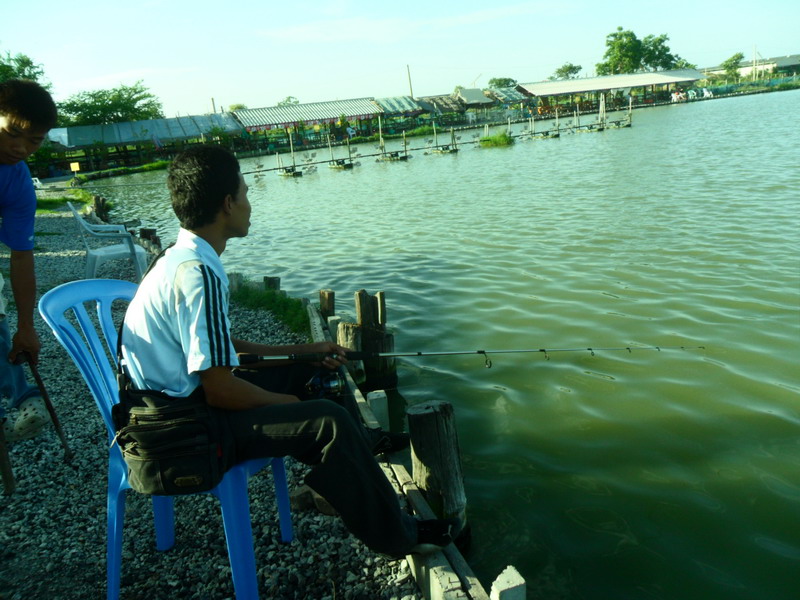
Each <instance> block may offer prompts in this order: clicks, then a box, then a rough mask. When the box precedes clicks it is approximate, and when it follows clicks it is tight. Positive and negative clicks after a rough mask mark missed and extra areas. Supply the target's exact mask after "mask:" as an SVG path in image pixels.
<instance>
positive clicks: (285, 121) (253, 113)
mask: <svg viewBox="0 0 800 600" xmlns="http://www.w3.org/2000/svg"><path fill="white" fill-rule="evenodd" d="M383 112H384V111H383V109H382V108H381V107H380V106H378V105H377V104H376V103H375V102H373V100H372V99H371V98H356V99H354V100H332V101H330V102H309V103H306V104H287V105H285V106H270V107H267V108H245V109H242V110H236V111H234V112H233V114H234V116H235V117H236V119H237V120H238V121H239V122H240V123H241V124H242V126H243V127H244V128H245V129H246V130H247V131H262V130H265V129H283V128H286V127H294V126H295V125H299V124H300V123H304V124H306V125H317V124H320V123H335V122H337V121H338V120H339V118H340V117H341V116H342V115H344V116H345V118H346V119H347V120H348V121H351V120H364V119H372V118H373V117H375V116H377V115H379V114H383Z"/></svg>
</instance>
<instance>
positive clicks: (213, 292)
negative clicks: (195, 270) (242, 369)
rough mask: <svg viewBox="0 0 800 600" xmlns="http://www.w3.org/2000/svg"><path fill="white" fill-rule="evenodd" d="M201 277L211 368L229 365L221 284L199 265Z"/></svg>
mask: <svg viewBox="0 0 800 600" xmlns="http://www.w3.org/2000/svg"><path fill="white" fill-rule="evenodd" d="M200 272H201V274H202V276H203V291H204V292H205V299H206V328H207V329H208V339H209V349H210V351H211V365H212V366H215V367H216V366H229V365H230V358H231V357H230V340H229V337H230V336H229V333H228V327H227V322H226V319H225V314H224V306H225V304H224V302H223V298H222V284H221V281H220V279H219V277H217V276H216V275H215V274H214V273H213V271H211V269H209V268H208V267H207V266H206V265H200Z"/></svg>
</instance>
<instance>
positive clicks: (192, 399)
mask: <svg viewBox="0 0 800 600" xmlns="http://www.w3.org/2000/svg"><path fill="white" fill-rule="evenodd" d="M202 392H203V389H202V387H199V388H198V389H197V390H195V392H194V393H192V394H191V395H190V396H188V397H187V398H173V397H170V396H167V395H166V394H162V393H160V392H154V391H148V390H134V389H132V388H131V387H130V385H121V386H120V402H119V404H116V405H114V406H113V408H112V417H113V419H114V427H115V429H116V432H117V433H116V437H115V439H114V443H116V444H117V445H118V446H119V449H120V450H121V451H122V458H123V459H124V460H125V464H126V465H127V467H128V482H129V483H130V486H131V488H133V489H134V490H136V491H137V492H141V493H144V494H153V495H162V496H163V495H168V496H173V495H179V494H195V493H198V492H206V491H208V490H210V489H212V488H214V487H215V486H216V485H217V484H218V483H219V482H220V481H221V480H222V476H223V475H224V474H225V471H224V467H223V460H222V455H223V452H222V445H221V443H220V435H219V424H218V423H217V421H216V419H214V418H213V415H212V414H211V412H210V410H209V407H208V404H206V402H205V397H204V394H203V393H202Z"/></svg>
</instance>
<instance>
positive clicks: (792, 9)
mask: <svg viewBox="0 0 800 600" xmlns="http://www.w3.org/2000/svg"><path fill="white" fill-rule="evenodd" d="M1 14H2V17H0V18H1V19H2V21H0V50H1V51H3V52H5V51H10V52H11V53H12V54H15V53H17V52H22V53H23V54H27V55H28V56H30V57H31V58H32V59H34V61H36V62H38V63H40V64H42V65H43V66H44V69H45V74H46V77H47V79H48V80H49V81H50V82H51V83H52V85H53V93H54V96H55V98H56V100H64V99H66V98H67V97H69V96H70V95H72V94H75V93H78V92H81V91H85V90H94V89H107V88H112V87H116V86H118V85H120V84H126V85H131V84H133V83H135V82H136V81H138V80H142V81H143V82H144V84H145V85H146V86H147V87H148V88H149V89H150V91H151V92H153V93H154V94H155V95H156V96H158V98H159V99H160V100H161V101H162V103H163V106H164V112H165V114H166V115H167V116H170V117H172V116H175V115H176V114H181V115H186V114H203V113H207V112H210V111H211V110H212V98H213V99H214V103H215V106H216V108H217V110H219V109H220V107H223V106H224V107H227V106H229V105H230V104H233V103H243V104H246V105H247V106H248V107H250V108H257V107H262V106H273V105H275V104H276V103H277V102H279V101H280V100H282V99H284V98H285V97H287V96H295V97H297V98H298V99H299V100H300V101H301V102H316V101H323V100H335V99H347V98H362V97H370V96H372V97H383V96H397V95H406V94H409V81H408V70H410V73H411V84H412V86H413V92H414V95H416V96H424V95H432V94H443V93H449V92H451V91H453V89H454V88H455V87H456V86H457V85H462V86H465V87H472V86H473V85H474V86H475V87H485V86H486V85H487V82H488V81H489V79H490V78H492V77H512V78H514V79H517V80H519V81H520V82H533V81H540V80H543V79H547V77H549V76H550V75H552V74H553V72H554V71H555V70H556V69H557V68H558V67H560V66H561V65H563V64H564V63H566V62H571V63H573V64H577V65H581V66H582V67H583V71H582V72H581V73H580V76H590V75H592V74H593V71H594V65H595V63H597V62H600V61H601V60H602V57H603V53H604V52H605V38H606V35H608V34H609V33H611V32H613V31H615V30H616V28H617V27H618V26H622V27H623V28H624V29H630V30H633V31H634V33H636V35H637V36H638V37H639V38H643V37H645V36H646V35H649V34H655V35H659V34H662V33H665V34H667V35H668V36H669V42H668V44H669V46H670V48H671V49H672V51H673V52H674V53H677V54H679V55H680V56H682V57H683V58H685V59H687V60H688V61H689V62H692V63H695V64H697V65H698V66H700V67H704V66H714V65H717V64H719V63H720V62H722V61H723V60H725V59H727V58H729V57H730V56H731V55H733V54H734V53H736V52H743V53H744V54H745V55H746V56H747V57H748V58H750V57H752V55H753V52H754V48H755V50H756V51H757V52H758V54H759V55H761V56H762V57H764V58H768V57H773V56H781V55H787V54H797V53H800V35H799V34H798V29H797V24H798V23H800V2H797V1H796V0H791V1H790V0H764V1H762V2H752V1H748V2H744V1H739V0H729V1H728V2H725V3H723V2H707V1H703V0H695V1H692V2H689V1H684V0H668V1H666V2H659V3H652V2H643V1H642V0H636V1H628V0H624V1H614V0H611V1H609V2H597V1H596V0H594V1H585V0H576V1H570V0H559V1H557V2H553V1H552V0H550V1H548V2H523V1H515V0H510V1H507V0H490V1H489V2H487V1H485V0H484V1H481V2H475V1H472V0H462V1H459V2H455V1H451V0H428V1H425V2H423V1H419V0H405V1H404V2H392V3H383V2H380V1H375V0H373V1H372V2H364V1H363V0H310V1H297V2H291V1H281V2H275V1H273V0H260V1H259V0H238V1H237V2H232V3H225V2H220V1H219V0H217V1H214V2H209V1H206V0H195V1H193V2H189V1H184V0H171V1H170V0H142V1H141V2H139V3H138V4H131V3H127V2H109V1H108V0H103V1H102V2H101V1H99V0H83V1H82V0H75V1H74V2H63V1H55V0H26V1H24V2H23V1H17V2H14V3H13V4H10V2H9V3H7V5H6V7H5V8H4V9H3V11H2V13H1ZM407 65H408V70H407Z"/></svg>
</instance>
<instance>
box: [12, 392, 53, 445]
mask: <svg viewBox="0 0 800 600" xmlns="http://www.w3.org/2000/svg"><path fill="white" fill-rule="evenodd" d="M49 421H50V415H48V414H47V408H46V407H45V405H44V400H42V399H41V398H40V397H39V396H33V397H31V398H28V399H27V400H25V401H24V402H23V403H22V404H20V405H19V414H18V415H17V419H16V421H14V424H13V425H12V424H11V422H10V421H6V422H5V423H4V425H3V428H4V433H5V435H6V441H8V442H17V441H19V440H27V439H30V438H32V437H36V436H37V435H38V434H39V432H40V431H41V430H42V429H43V428H44V426H45V425H47V423H48V422H49Z"/></svg>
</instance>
